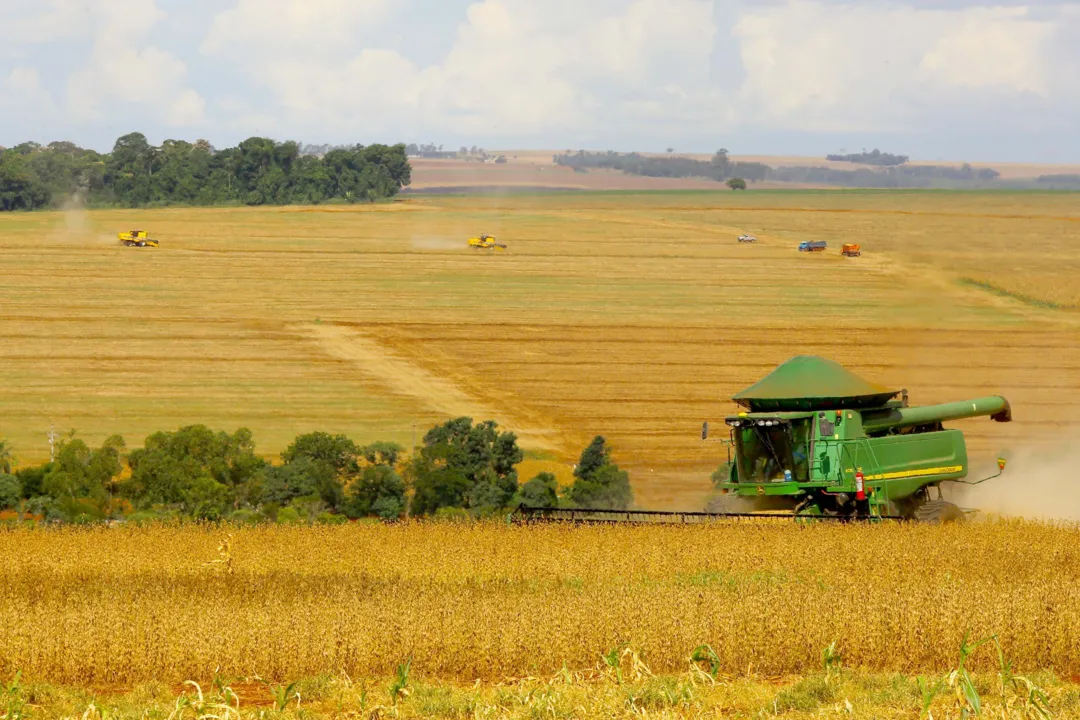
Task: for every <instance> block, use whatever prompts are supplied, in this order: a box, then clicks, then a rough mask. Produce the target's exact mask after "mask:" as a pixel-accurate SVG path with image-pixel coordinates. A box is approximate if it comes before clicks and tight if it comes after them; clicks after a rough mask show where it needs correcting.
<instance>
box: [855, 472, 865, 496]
mask: <svg viewBox="0 0 1080 720" xmlns="http://www.w3.org/2000/svg"><path fill="white" fill-rule="evenodd" d="M855 499H856V500H865V499H866V478H865V477H863V473H862V470H856V471H855Z"/></svg>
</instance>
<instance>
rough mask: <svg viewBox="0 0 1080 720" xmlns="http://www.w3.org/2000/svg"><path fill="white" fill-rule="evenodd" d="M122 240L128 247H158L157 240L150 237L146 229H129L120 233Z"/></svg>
mask: <svg viewBox="0 0 1080 720" xmlns="http://www.w3.org/2000/svg"><path fill="white" fill-rule="evenodd" d="M118 237H119V238H120V242H121V243H123V244H124V245H126V246H127V247H157V246H158V245H159V243H158V241H157V240H154V239H153V238H151V237H149V236H148V235H147V233H146V231H145V230H129V231H127V232H122V233H120V234H119V235H118Z"/></svg>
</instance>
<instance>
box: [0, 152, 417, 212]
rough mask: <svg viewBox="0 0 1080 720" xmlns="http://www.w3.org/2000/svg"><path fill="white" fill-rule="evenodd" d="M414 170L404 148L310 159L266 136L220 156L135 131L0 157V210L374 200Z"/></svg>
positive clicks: (387, 194) (392, 192)
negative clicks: (87, 144)
mask: <svg viewBox="0 0 1080 720" xmlns="http://www.w3.org/2000/svg"><path fill="white" fill-rule="evenodd" d="M318 149H322V148H318ZM411 173H412V169H411V167H410V165H409V160H408V157H407V156H406V152H405V145H403V144H399V145H368V146H366V147H365V146H363V145H354V146H350V147H337V148H332V149H327V152H325V154H312V153H311V148H310V147H306V146H305V147H303V148H302V147H301V146H300V145H298V144H297V143H295V142H292V141H289V142H276V141H274V140H271V139H269V138H260V137H252V138H248V139H247V140H244V141H243V142H242V143H240V144H239V145H238V146H237V147H234V148H226V149H223V150H218V149H215V148H214V147H213V146H211V145H210V143H209V142H207V141H206V140H198V141H196V142H194V143H189V142H186V141H183V140H166V141H164V142H163V143H162V144H161V145H159V146H154V145H151V144H150V143H149V142H148V141H147V139H146V137H145V136H144V135H142V134H141V133H130V134H128V135H124V136H123V137H121V138H119V139H118V140H117V141H116V143H115V145H114V146H113V149H112V151H111V152H109V153H98V152H96V151H94V150H87V149H85V148H81V147H79V146H77V145H75V144H74V143H70V142H54V143H50V144H48V145H44V146H42V145H39V144H37V143H32V142H29V143H23V144H21V145H17V146H15V147H13V148H9V149H7V150H4V151H2V152H0V210H3V211H7V210H34V209H38V208H46V207H60V206H62V205H63V204H64V203H65V202H68V201H69V200H70V199H71V198H72V197H78V198H79V199H80V200H81V201H82V202H85V203H86V204H87V205H89V206H115V207H147V206H161V205H227V204H236V205H291V204H319V203H324V202H330V201H338V202H371V201H375V200H380V199H384V198H389V197H393V196H394V195H396V194H397V193H398V192H399V191H400V190H401V188H402V187H405V186H407V185H408V184H409V183H410V182H411V180H412V177H411Z"/></svg>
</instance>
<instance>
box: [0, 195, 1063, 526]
mask: <svg viewBox="0 0 1080 720" xmlns="http://www.w3.org/2000/svg"><path fill="white" fill-rule="evenodd" d="M129 226H138V227H143V228H146V229H149V230H150V231H152V233H153V235H154V236H156V237H158V238H160V239H161V241H162V246H161V247H160V248H158V249H133V248H123V247H121V246H119V245H118V244H117V243H116V242H115V233H116V232H117V231H119V230H122V229H125V228H128V227H129ZM743 231H747V232H752V233H755V234H756V235H757V236H758V237H759V241H758V243H756V244H752V245H747V244H739V243H737V242H735V236H736V235H737V234H738V233H739V232H743ZM1078 231H1080V209H1078V206H1077V205H1076V203H1075V201H1074V196H1071V195H1067V194H974V193H893V194H889V193H842V192H820V193H811V192H803V193H763V192H759V193H742V194H735V193H726V194H723V193H654V194H625V193H607V194H549V195H513V194H503V195H499V196H479V195H477V196H468V197H446V196H442V197H430V196H429V197H412V198H409V199H407V200H404V201H399V202H396V203H392V204H386V205H375V206H365V207H321V208H275V209H198V210H187V209H164V210H145V211H138V212H135V211H104V212H91V213H87V214H80V213H67V214H61V213H57V214H45V213H43V214H32V215H6V216H3V217H0V252H2V254H3V257H4V271H3V273H2V275H0V336H2V337H3V338H4V343H3V344H2V345H0V363H2V366H3V368H4V380H5V388H4V393H3V395H2V397H0V418H2V419H0V436H3V437H6V438H8V440H9V441H10V443H11V445H12V446H13V447H14V450H15V454H16V456H17V457H18V458H19V459H20V460H21V461H27V462H28V461H33V460H40V459H41V458H42V457H44V456H46V454H47V444H46V432H47V430H48V428H49V426H50V422H52V423H55V425H56V426H57V427H58V428H59V429H62V430H66V429H68V428H75V429H77V430H78V431H79V433H80V436H82V437H85V438H87V439H89V440H96V439H100V438H103V437H104V436H106V435H107V434H110V433H113V432H119V433H121V434H123V435H124V436H125V438H126V439H127V440H128V442H129V445H137V444H140V443H141V442H142V439H143V438H144V437H145V436H146V435H147V434H149V433H150V432H152V431H155V430H158V429H172V428H175V427H178V426H180V425H182V424H188V423H196V422H203V423H206V424H208V425H210V426H211V427H216V428H222V429H228V430H232V429H235V428H236V427H239V426H246V427H249V428H251V429H252V430H253V431H254V433H255V437H256V441H257V442H258V444H259V449H260V450H261V451H262V452H264V453H266V454H267V455H271V454H274V453H276V452H278V451H280V450H281V449H282V448H283V447H284V446H285V445H286V444H287V443H288V442H289V441H290V440H291V439H292V437H294V436H295V435H296V434H298V433H300V432H304V431H310V430H313V429H321V430H326V431H331V432H344V433H347V434H349V435H351V436H353V437H354V438H355V439H357V440H358V441H366V440H374V439H387V440H395V441H398V442H401V443H402V444H405V445H410V444H411V442H412V439H413V437H414V433H415V434H416V436H419V435H421V434H422V433H423V431H424V430H425V429H426V428H427V427H428V426H430V425H431V424H434V423H436V422H439V421H441V420H443V419H446V418H447V417H450V416H456V415H462V414H468V415H473V416H474V417H478V418H479V417H485V418H486V417H493V418H495V419H497V420H499V421H500V422H502V423H504V424H506V425H508V426H509V427H511V428H513V429H515V430H517V431H518V432H519V434H520V435H521V436H522V438H523V444H524V445H525V446H526V447H527V448H528V449H529V450H530V460H529V463H530V464H528V465H527V466H526V467H525V468H524V469H523V473H522V474H523V475H526V477H527V476H528V475H527V473H529V472H532V471H534V470H535V469H540V468H555V469H558V470H559V471H560V472H561V473H562V476H563V477H566V475H567V474H568V471H569V467H570V464H571V463H572V462H573V460H574V459H575V458H576V455H577V453H578V452H580V450H581V448H582V447H583V446H584V445H585V444H586V443H587V442H588V440H589V439H590V438H591V437H592V436H593V435H595V434H603V435H605V436H606V437H607V438H608V439H609V440H610V441H611V443H612V444H613V445H614V448H615V453H616V460H617V461H618V462H620V463H621V464H623V465H624V466H626V467H627V468H628V469H629V470H630V471H631V478H632V482H633V484H634V488H635V491H636V493H637V498H638V501H639V504H641V505H643V506H646V507H659V508H682V509H697V508H699V507H700V506H701V504H702V502H703V501H704V497H705V495H706V494H707V492H708V487H709V481H708V476H709V473H710V472H711V471H712V470H713V469H714V468H715V467H716V465H717V464H718V462H719V460H720V459H721V458H720V455H721V451H720V449H719V446H717V445H715V444H712V443H702V442H701V440H700V438H699V437H698V436H699V429H700V424H701V422H702V421H703V420H707V419H708V420H714V421H715V420H719V419H720V418H722V416H723V415H724V414H725V413H727V412H729V411H730V410H732V409H733V406H732V404H731V403H730V402H729V401H728V398H729V397H730V396H731V394H732V393H734V392H736V391H738V390H739V389H741V388H743V387H745V386H746V385H748V384H750V383H751V382H753V381H755V380H756V379H758V378H760V377H761V376H762V375H764V374H765V373H767V372H768V371H769V370H770V369H771V368H772V367H774V366H775V365H776V364H778V363H780V362H782V361H784V360H786V359H788V358H789V357H791V356H792V355H796V354H821V355H826V356H828V357H832V358H834V359H836V360H838V361H840V362H842V363H844V364H847V365H849V366H850V367H852V368H853V369H854V370H855V371H856V372H859V373H862V374H864V375H866V376H867V377H869V378H871V379H875V380H879V381H881V382H884V383H887V384H890V385H893V386H894V387H898V388H899V387H903V388H907V389H908V390H909V392H910V395H911V398H912V401H913V402H916V403H930V402H938V401H946V400H951V399H962V398H964V397H969V396H978V395H984V394H991V393H1002V394H1004V395H1006V396H1007V397H1008V398H1009V399H1010V400H1011V401H1012V403H1013V406H1014V415H1015V418H1016V422H1014V423H1012V424H1011V425H999V424H996V423H990V422H986V421H978V420H975V421H968V422H964V423H959V426H960V427H962V428H964V429H965V430H966V431H967V432H968V437H969V447H970V450H971V453H972V462H973V467H974V468H976V469H981V468H982V467H984V466H986V465H987V464H992V462H993V459H994V458H995V457H996V455H997V454H998V453H1002V452H1006V453H1009V452H1021V451H1025V450H1028V449H1030V448H1033V447H1034V448H1042V447H1051V448H1052V447H1055V446H1067V441H1068V440H1069V437H1070V435H1069V433H1070V432H1071V430H1072V429H1073V428H1074V427H1075V426H1076V425H1077V424H1080V383H1078V382H1077V378H1078V377H1080V354H1077V352H1076V348H1077V346H1078V344H1080V324H1078V320H1080V312H1078V311H1077V310H1076V307H1077V306H1078V305H1080V283H1078V282H1077V280H1078V279H1080V253H1077V251H1076V250H1077V233H1078ZM481 232H487V233H493V234H496V235H497V236H498V237H499V238H500V239H501V240H503V241H505V242H506V243H507V244H508V245H509V249H508V250H507V251H506V252H502V253H491V254H488V253H482V252H478V251H474V250H470V249H468V248H466V247H465V240H466V239H467V238H468V237H470V236H472V235H475V234H478V233H481ZM803 239H824V240H828V241H829V243H830V250H829V252H828V253H826V254H822V255H818V254H813V255H809V254H806V253H798V252H796V251H795V247H794V246H795V244H796V243H797V242H798V241H799V240H803ZM844 241H858V242H861V243H862V245H863V250H864V254H863V256H862V257H861V258H857V259H846V258H842V257H840V256H839V254H838V247H839V244H840V243H842V242H844Z"/></svg>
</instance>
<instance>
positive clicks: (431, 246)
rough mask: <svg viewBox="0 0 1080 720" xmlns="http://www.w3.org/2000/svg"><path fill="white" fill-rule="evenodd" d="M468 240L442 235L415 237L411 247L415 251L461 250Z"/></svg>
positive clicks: (411, 240)
mask: <svg viewBox="0 0 1080 720" xmlns="http://www.w3.org/2000/svg"><path fill="white" fill-rule="evenodd" d="M467 240H468V238H464V237H463V238H452V237H447V236H440V235H413V236H412V237H411V238H410V239H409V245H410V246H411V247H412V248H413V249H414V250H460V249H461V248H462V247H465V243H466V241H467Z"/></svg>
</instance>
